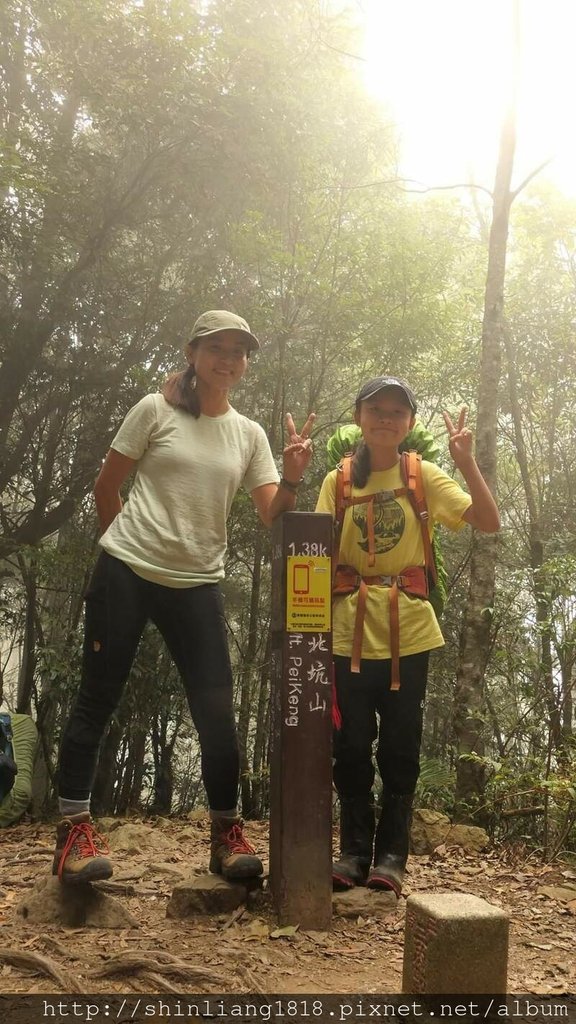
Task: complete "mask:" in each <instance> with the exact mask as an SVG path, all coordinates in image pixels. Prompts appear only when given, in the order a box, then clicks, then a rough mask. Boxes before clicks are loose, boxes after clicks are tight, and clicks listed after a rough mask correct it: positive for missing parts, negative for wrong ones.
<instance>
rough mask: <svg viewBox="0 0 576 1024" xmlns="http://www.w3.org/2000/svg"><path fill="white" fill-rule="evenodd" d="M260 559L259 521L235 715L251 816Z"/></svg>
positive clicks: (244, 807) (244, 805)
mask: <svg viewBox="0 0 576 1024" xmlns="http://www.w3.org/2000/svg"><path fill="white" fill-rule="evenodd" d="M263 559H264V534H263V529H262V527H261V526H260V525H259V526H258V529H257V532H256V539H255V544H254V562H253V569H252V587H251V592H250V612H249V620H248V643H247V644H246V649H245V652H244V657H243V659H242V668H241V672H240V714H239V716H238V744H239V747H240V792H241V796H242V813H243V815H244V817H245V818H254V817H255V811H254V807H253V806H252V785H251V779H250V761H249V757H248V736H249V731H250V719H251V716H252V691H253V682H254V668H255V661H256V652H257V650H258V634H259V630H260V615H259V611H260V589H261V585H262V562H263Z"/></svg>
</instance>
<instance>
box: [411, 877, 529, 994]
mask: <svg viewBox="0 0 576 1024" xmlns="http://www.w3.org/2000/svg"><path fill="white" fill-rule="evenodd" d="M508 932H509V917H508V914H506V913H505V911H503V910H501V909H500V908H499V907H494V906H492V904H490V903H488V902H487V901H486V900H483V899H480V898H479V897H478V896H472V895H469V894H467V893H434V894H431V895H415V896H410V897H409V898H408V900H407V903H406V926H405V938H404V969H403V978H402V989H403V992H407V993H415V994H432V995H443V994H450V993H465V994H468V993H470V994H475V995H476V994H490V993H494V994H503V993H505V992H506V990H507V971H508Z"/></svg>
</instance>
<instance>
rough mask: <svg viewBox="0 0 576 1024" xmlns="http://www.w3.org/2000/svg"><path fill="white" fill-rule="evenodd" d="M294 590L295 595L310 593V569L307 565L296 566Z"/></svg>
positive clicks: (293, 580)
mask: <svg viewBox="0 0 576 1024" xmlns="http://www.w3.org/2000/svg"><path fill="white" fill-rule="evenodd" d="M292 583H293V590H294V593H295V594H308V593H309V592H310V568H309V566H307V565H303V564H300V565H295V566H294V568H293V577H292Z"/></svg>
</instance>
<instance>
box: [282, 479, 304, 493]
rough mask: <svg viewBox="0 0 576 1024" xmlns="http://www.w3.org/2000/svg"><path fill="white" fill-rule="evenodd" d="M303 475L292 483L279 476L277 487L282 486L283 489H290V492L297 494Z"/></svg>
mask: <svg viewBox="0 0 576 1024" xmlns="http://www.w3.org/2000/svg"><path fill="white" fill-rule="evenodd" d="M303 479H304V477H303V476H302V477H300V479H299V480H298V482H297V483H295V484H293V483H292V482H291V481H290V480H286V479H285V478H284V477H281V478H280V483H279V485H278V486H279V487H283V488H284V490H286V491H290V493H291V494H298V488H299V487H300V484H301V483H302V481H303Z"/></svg>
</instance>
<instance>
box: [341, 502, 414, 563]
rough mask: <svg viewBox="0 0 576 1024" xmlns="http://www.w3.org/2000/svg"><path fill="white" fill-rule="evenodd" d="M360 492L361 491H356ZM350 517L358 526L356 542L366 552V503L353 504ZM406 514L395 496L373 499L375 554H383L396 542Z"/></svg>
mask: <svg viewBox="0 0 576 1024" xmlns="http://www.w3.org/2000/svg"><path fill="white" fill-rule="evenodd" d="M355 493H356V494H362V493H363V492H362V491H356V492H355ZM352 518H353V520H354V523H355V524H356V526H357V527H358V529H359V531H360V534H361V538H362V539H361V540H358V541H357V543H358V544H359V545H360V547H361V548H362V550H363V551H366V552H368V505H353V506H352ZM405 526H406V516H405V515H404V509H403V508H402V506H401V504H400V502H399V501H397V500H396V499H395V498H389V499H388V500H383V499H382V498H380V497H378V498H375V499H374V550H375V552H376V554H377V555H384V554H386V552H387V551H390V550H391V549H392V548H393V547H395V546H396V544H398V542H399V541H400V540H401V538H402V534H403V533H404V528H405Z"/></svg>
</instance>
